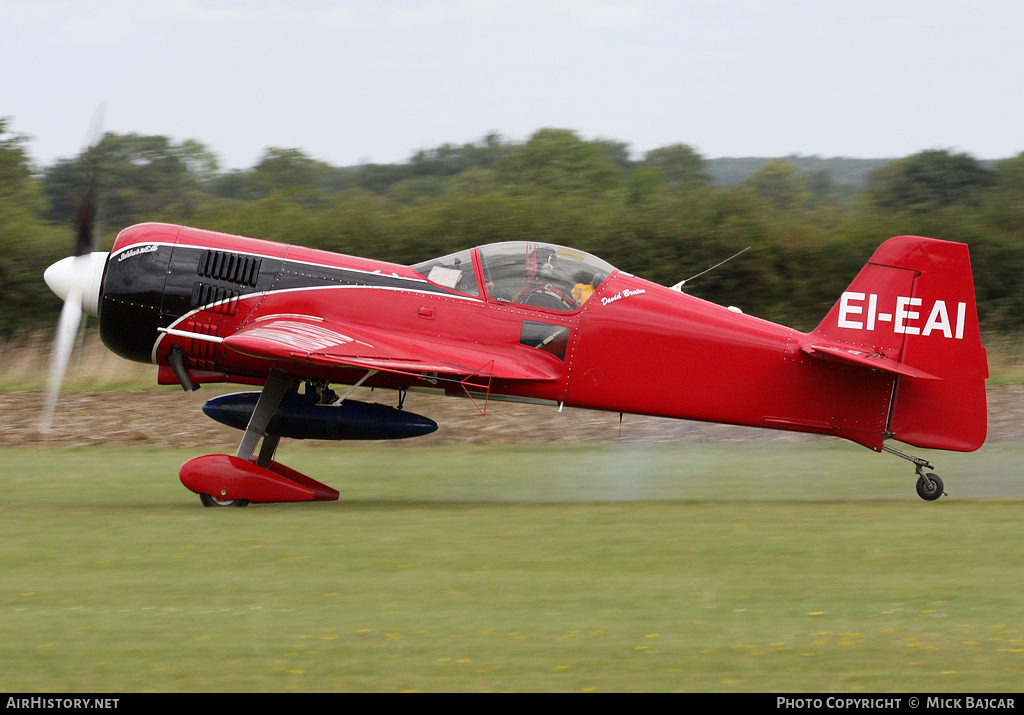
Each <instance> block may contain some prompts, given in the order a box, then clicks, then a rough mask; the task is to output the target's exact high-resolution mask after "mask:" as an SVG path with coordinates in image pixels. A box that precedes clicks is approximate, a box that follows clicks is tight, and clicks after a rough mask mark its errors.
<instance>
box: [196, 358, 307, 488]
mask: <svg viewBox="0 0 1024 715" xmlns="http://www.w3.org/2000/svg"><path fill="white" fill-rule="evenodd" d="M290 387H291V380H289V379H286V378H283V377H282V376H281V375H279V374H277V373H274V372H271V373H270V377H268V378H267V384H266V386H265V387H264V388H263V391H262V392H261V393H260V399H259V401H258V402H257V403H256V409H255V410H253V413H252V417H250V418H249V426H248V427H246V428H245V434H244V435H242V441H241V443H240V444H239V445H238V451H237V452H235V456H236V457H240V458H241V459H244V460H246V461H249V460H250V459H252V455H253V453H255V452H256V445H257V444H259V441H260V439H261V438H262V439H263V446H262V448H261V449H260V455H259V457H258V458H257V462H256V463H257V465H259V466H261V467H264V468H265V467H267V466H269V465H270V460H271V458H272V457H273V456H274V452H275V451H277V443H278V442H280V440H281V438H280V437H278V436H275V435H268V434H267V425H269V424H270V418H271V417H273V416H274V411H275V410H276V409H277V406H278V405H279V404H281V398H282V397H284V395H285V393H286V392H288V389H289V388H290ZM199 501H201V502H202V504H203V506H236V507H242V506H248V505H249V501H248V500H247V499H222V498H220V497H219V496H218V495H216V494H200V495H199Z"/></svg>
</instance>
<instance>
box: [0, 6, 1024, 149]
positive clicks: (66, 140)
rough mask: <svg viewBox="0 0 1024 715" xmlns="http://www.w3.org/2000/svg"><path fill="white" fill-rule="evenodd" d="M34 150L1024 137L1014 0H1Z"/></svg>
mask: <svg viewBox="0 0 1024 715" xmlns="http://www.w3.org/2000/svg"><path fill="white" fill-rule="evenodd" d="M0 66H2V67H3V73H2V76H0V117H2V116H6V117H10V118H11V120H12V123H13V130H14V131H15V132H18V133H24V134H28V135H30V136H31V137H32V141H31V143H30V144H29V150H30V152H31V154H32V157H33V159H34V160H35V161H37V162H38V163H40V164H43V165H45V164H49V163H52V162H53V161H54V159H56V158H58V157H67V156H73V155H75V154H77V153H78V152H79V151H80V150H81V149H82V147H83V145H84V144H85V143H86V140H87V138H88V134H89V126H90V123H91V122H92V120H93V116H94V114H95V113H96V110H97V108H98V107H99V106H100V105H101V103H105V112H104V122H103V128H104V129H105V130H107V131H114V132H119V133H128V132H136V133H140V134H162V135H166V136H169V137H171V138H172V139H174V140H176V141H180V140H183V139H196V140H198V141H200V142H202V143H204V144H205V145H207V146H208V147H209V148H210V149H211V150H213V151H214V152H215V153H216V154H217V155H218V156H219V157H220V158H221V161H222V164H223V165H224V166H225V167H226V168H247V167H250V166H252V165H253V164H255V163H256V161H257V160H258V159H259V157H260V155H261V154H262V153H263V150H265V149H266V148H267V147H282V148H299V149H302V150H304V151H306V152H307V153H308V154H309V155H311V156H313V157H314V158H316V159H320V160H323V161H326V162H329V163H331V164H334V165H338V166H348V165H353V164H357V163H363V162H366V161H373V162H378V163H393V162H401V161H405V160H407V159H408V158H409V157H410V156H411V155H412V154H413V153H414V152H415V151H417V150H419V149H429V148H433V147H436V146H439V145H441V144H443V143H454V144H462V143H466V142H472V141H478V140H479V139H481V138H482V137H483V136H484V135H486V134H487V133H489V132H492V131H497V132H498V133H500V134H502V135H503V136H504V137H506V138H508V139H511V140H515V141H522V140H525V139H526V138H528V137H529V136H530V134H532V133H533V132H534V131H536V130H537V129H540V128H542V127H560V128H568V129H573V130H576V131H577V132H579V134H580V135H581V136H582V137H584V138H586V139H596V138H606V139H614V140H617V141H622V142H625V143H627V144H628V145H629V146H630V148H631V150H632V152H633V153H634V156H636V157H637V158H639V157H641V156H642V154H643V153H644V152H646V151H649V150H650V149H654V148H657V147H659V146H665V145H668V144H673V143H685V144H690V145H691V146H693V147H694V148H696V149H697V150H698V151H699V152H700V153H701V154H703V155H704V156H705V157H708V158H712V157H721V156H783V155H788V154H817V155H821V156H853V157H866V158H877V157H898V156H906V155H908V154H912V153H914V152H917V151H921V150H924V149H932V148H946V149H952V150H955V151H959V152H967V153H969V154H972V155H973V156H975V157H977V158H983V159H994V158H1004V157H1009V156H1015V155H1016V154H1018V153H1020V152H1021V151H1024V91H1022V90H1024V2H1022V0H877V1H876V0H856V1H854V0H591V1H588V0H421V1H416V0H373V1H369V0H366V1H363V2H349V1H346V0H335V1H329V0H281V1H280V2H279V1H277V0H220V1H216V0H159V2H153V1H147V2H142V1H136V2H131V1H129V0H0Z"/></svg>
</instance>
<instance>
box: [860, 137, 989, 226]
mask: <svg viewBox="0 0 1024 715" xmlns="http://www.w3.org/2000/svg"><path fill="white" fill-rule="evenodd" d="M991 181H992V177H991V174H990V172H989V171H988V170H987V169H985V167H983V166H982V165H981V163H980V162H978V160H977V159H974V158H973V157H971V156H968V155H967V154H951V153H950V152H949V151H947V150H945V149H933V150H929V151H923V152H920V153H918V154H914V155H912V156H908V157H907V158H905V159H900V160H898V161H894V162H893V163H892V164H889V165H888V166H884V167H882V168H880V169H876V170H875V171H874V172H872V173H871V175H870V178H869V179H868V186H867V196H868V198H869V199H870V200H871V201H872V202H873V203H874V204H875V205H876V206H879V207H881V208H886V209H891V210H894V211H909V212H913V213H928V212H933V211H938V210H940V209H943V208H946V207H948V206H953V205H955V204H962V203H976V202H977V200H978V199H979V197H980V194H981V191H982V190H983V189H984V188H985V187H987V186H988V185H989V184H990V183H991Z"/></svg>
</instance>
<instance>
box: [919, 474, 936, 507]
mask: <svg viewBox="0 0 1024 715" xmlns="http://www.w3.org/2000/svg"><path fill="white" fill-rule="evenodd" d="M917 495H918V496H919V497H921V498H922V499H924V500H925V501H935V500H936V499H938V498H939V497H941V496H942V478H941V477H939V475H938V474H930V473H929V474H928V475H927V476H921V477H918V478H917Z"/></svg>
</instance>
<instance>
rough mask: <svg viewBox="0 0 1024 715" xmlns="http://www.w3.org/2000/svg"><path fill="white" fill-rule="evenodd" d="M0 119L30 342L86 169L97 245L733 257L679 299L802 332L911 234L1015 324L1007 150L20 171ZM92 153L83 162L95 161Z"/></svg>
mask: <svg viewBox="0 0 1024 715" xmlns="http://www.w3.org/2000/svg"><path fill="white" fill-rule="evenodd" d="M29 143H30V140H29V139H28V138H27V137H25V136H23V135H20V134H15V133H13V132H12V131H11V129H10V120H9V119H0V298H2V300H3V305H4V307H5V309H4V310H3V311H0V336H4V337H9V336H11V335H13V334H15V333H17V332H19V331H23V330H38V329H39V328H41V327H44V326H49V325H50V324H52V323H53V322H55V320H56V316H57V315H58V313H59V309H60V305H59V301H58V299H57V298H56V297H54V296H52V295H51V294H50V292H49V291H48V289H47V288H46V286H45V284H44V283H43V281H42V272H43V270H44V269H45V267H46V266H47V265H49V263H51V262H52V261H54V260H57V259H58V258H61V257H63V256H65V255H68V254H69V253H70V252H71V247H72V246H73V237H74V218H75V216H76V210H77V209H76V206H77V202H78V201H80V199H81V194H82V191H83V190H84V187H85V186H86V184H87V183H88V180H89V179H88V177H89V175H90V172H92V171H94V172H95V173H94V176H95V177H96V178H95V181H96V195H97V197H98V204H97V206H98V214H97V225H98V227H99V229H100V235H101V244H102V245H101V247H109V245H110V244H111V243H112V241H113V238H114V236H115V235H116V233H117V231H119V230H120V229H122V228H124V227H126V226H129V225H131V224H133V223H138V222H141V221H168V222H172V223H183V224H189V225H194V226H200V227H203V228H209V229H213V230H219V231H226V232H230V233H237V234H242V235H248V236H255V237H259V238H266V239H270V240H275V241H283V242H288V243H298V244H302V245H308V246H313V247H317V248H323V249H327V250H332V251H338V252H342V253H349V254H354V255H361V256H367V257H371V258H378V259H383V260H388V261H393V262H397V263H404V264H410V263H415V262H418V261H421V260H425V259H427V258H430V257H433V256H438V255H443V254H446V253H451V252H454V251H457V250H461V249H464V248H468V247H470V246H473V245H479V244H483V243H492V242H497V241H511V240H535V241H547V242H551V243H559V244H565V245H570V246H574V247H576V248H579V249H582V250H585V251H589V252H591V253H594V254H596V255H598V256H600V257H602V258H604V259H605V260H607V261H609V262H610V263H612V264H613V265H615V266H617V267H618V268H621V269H623V270H625V271H628V272H630V273H634V274H636V275H639V276H642V277H644V278H647V279H650V280H653V281H655V282H658V283H663V284H667V285H671V284H674V283H676V282H678V281H679V280H682V279H684V278H688V277H690V276H692V275H694V274H697V273H699V272H701V271H703V270H704V269H706V268H708V267H710V266H712V265H714V264H716V263H718V262H720V261H722V260H723V259H725V258H727V257H729V256H731V255H733V254H735V253H737V252H738V251H741V250H742V249H744V248H747V247H750V249H751V250H749V251H747V252H746V253H744V254H743V255H742V256H741V257H740V258H737V259H736V260H735V261H732V262H730V263H727V264H726V265H724V266H722V267H721V268H719V269H717V270H715V271H712V272H710V273H708V274H706V275H704V276H702V277H700V278H699V279H698V280H696V281H694V282H693V283H692V284H688V285H687V290H688V291H689V292H691V293H692V294H694V295H698V296H699V297H702V298H706V299H708V300H712V301H714V302H716V303H721V304H726V305H736V306H739V307H741V308H742V309H743V310H744V311H745V312H747V313H751V314H754V315H757V316H759V317H763V318H766V319H769V320H773V321H777V322H782V323H784V324H787V325H791V326H793V327H796V328H799V329H802V330H809V329H811V328H813V327H814V326H815V325H816V324H817V323H818V321H820V320H821V318H822V317H823V316H824V315H825V313H826V312H827V311H828V309H829V307H831V305H832V304H833V303H834V302H835V301H836V300H837V299H838V297H839V295H840V294H841V293H842V291H843V289H844V288H845V287H846V286H847V285H848V284H849V283H850V281H851V280H852V279H853V277H854V276H855V275H856V273H857V271H858V270H859V269H860V268H861V266H862V265H863V264H864V263H865V261H867V259H868V258H869V257H870V256H871V253H872V252H873V251H874V249H875V248H876V247H877V246H878V244H879V243H881V242H882V241H883V240H885V239H887V238H890V237H892V236H896V235H901V234H916V235H924V236H930V237H933V238H942V239H948V240H954V241H962V242H965V243H967V244H969V245H970V249H971V257H972V265H973V270H974V277H975V286H976V290H977V294H978V300H979V312H980V318H981V323H982V328H983V330H985V331H993V332H995V331H998V332H1006V331H1019V330H1020V329H1021V327H1022V324H1024V281H1022V280H1021V275H1022V272H1024V153H1021V154H1020V155H1018V156H1016V157H1013V158H1008V159H1004V160H1001V161H997V162H981V161H979V160H977V159H975V158H973V157H971V156H969V155H967V154H957V153H954V152H952V151H948V150H942V149H935V150H928V151H922V152H920V153H917V154H914V155H911V156H908V157H905V158H901V159H896V160H893V161H889V162H878V165H877V167H876V168H873V169H872V170H870V171H869V172H866V176H865V178H864V180H863V181H862V182H861V183H858V184H855V185H851V184H850V183H849V182H844V181H838V180H837V178H836V175H835V174H834V173H833V172H831V171H829V170H828V168H827V166H828V165H827V162H817V165H818V166H819V167H825V168H818V169H815V170H811V171H807V170H805V169H804V168H803V166H801V162H800V161H799V160H798V159H795V158H793V157H789V158H780V159H774V160H770V161H767V162H763V163H761V164H760V166H759V168H757V169H756V170H755V171H753V173H749V174H747V175H745V176H743V177H742V178H736V180H734V181H732V183H729V184H728V185H721V184H720V183H716V181H715V180H714V177H713V176H712V171H711V169H710V167H711V166H712V162H710V161H709V160H707V159H705V158H704V157H702V156H700V155H699V154H698V153H697V152H696V151H695V150H694V149H693V148H691V147H689V146H687V145H684V144H676V145H672V146H666V147H662V148H658V149H655V150H653V151H649V152H647V153H646V154H645V155H644V156H643V157H642V158H641V159H632V158H631V157H630V152H629V148H628V145H627V144H625V143H621V142H617V141H611V140H585V139H583V138H582V137H580V136H579V135H578V134H577V133H576V132H574V131H571V130H567V129H541V130H538V131H537V132H535V133H534V134H533V135H532V136H531V137H529V139H527V140H525V141H522V142H511V141H508V140H505V139H504V138H502V137H501V136H499V135H497V134H489V135H487V136H485V137H483V138H482V139H480V140H479V141H476V142H472V143H468V144H464V145H452V144H445V145H442V146H440V147H436V148H434V149H428V150H422V151H418V152H416V153H415V154H413V155H412V156H411V157H410V158H409V159H408V160H407V161H405V162H402V163H397V164H384V165H379V164H369V165H363V166H357V167H336V166H332V165H329V164H327V163H325V162H322V161H319V160H317V159H315V158H313V157H311V156H309V155H308V154H306V153H305V152H303V151H301V150H299V149H285V148H269V149H267V150H266V151H265V152H264V153H263V155H262V156H261V157H260V159H259V160H258V161H257V163H256V164H255V165H254V166H253V167H252V168H250V169H246V170H231V171H227V170H223V169H221V167H220V166H219V163H218V160H217V157H216V155H215V154H214V153H213V151H212V150H211V149H209V148H208V147H206V146H204V145H202V144H200V143H199V142H196V141H193V140H185V141H175V140H174V139H171V138H168V137H164V136H143V135H138V134H113V133H108V134H106V135H105V136H103V138H102V139H101V140H100V142H99V143H98V144H97V146H96V147H95V151H94V153H90V154H89V155H88V157H87V156H86V154H85V153H83V155H80V156H77V157H72V158H67V159H61V160H58V161H56V162H55V163H53V164H52V165H50V166H45V167H36V166H34V165H33V164H32V162H31V160H30V158H29V153H28V146H29ZM96 157H99V158H98V159H97V158H96Z"/></svg>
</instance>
